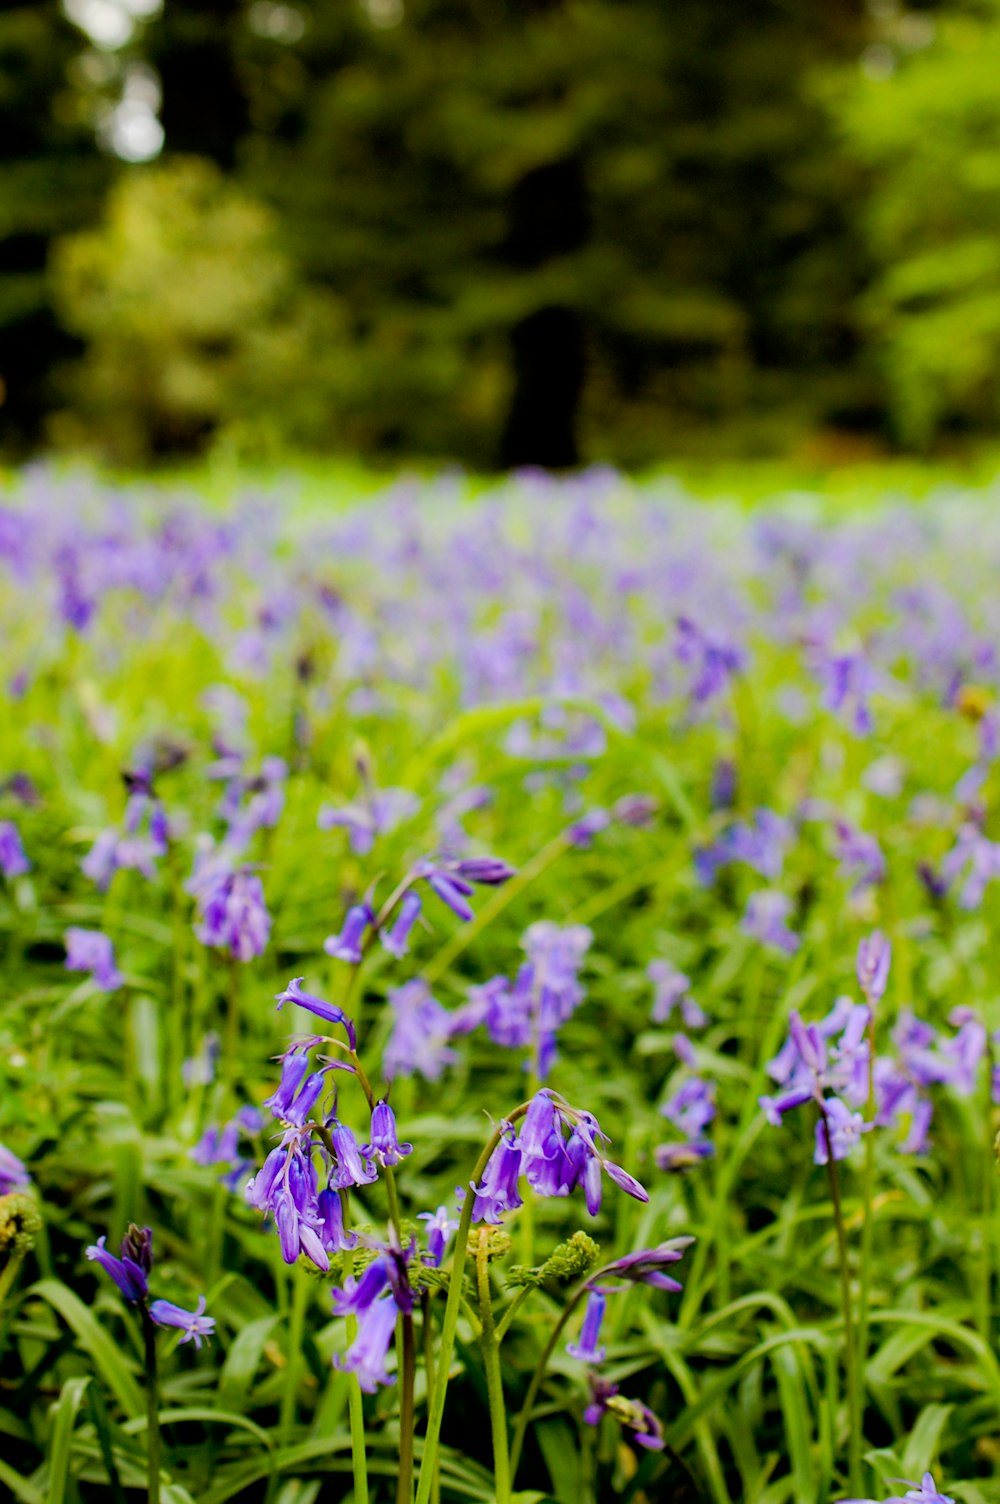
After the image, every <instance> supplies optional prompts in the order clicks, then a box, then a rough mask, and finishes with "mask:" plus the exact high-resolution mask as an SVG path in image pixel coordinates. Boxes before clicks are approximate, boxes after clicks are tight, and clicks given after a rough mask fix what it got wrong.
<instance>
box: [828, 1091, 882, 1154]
mask: <svg viewBox="0 0 1000 1504" xmlns="http://www.w3.org/2000/svg"><path fill="white" fill-rule="evenodd" d="M874 1126H875V1125H874V1124H873V1123H866V1122H865V1120H864V1118H863V1117H862V1115H861V1113H860V1112H852V1111H851V1109H850V1108H849V1107H847V1106H845V1105H844V1103H843V1102H842V1101H841V1100H840V1098H839V1097H828V1098H827V1099H826V1101H825V1102H824V1104H823V1115H822V1116H821V1117H820V1118H819V1120H818V1121H817V1123H816V1152H815V1154H814V1155H813V1160H814V1163H816V1164H818V1165H825V1164H827V1162H828V1161H829V1159H830V1157H831V1155H832V1156H833V1158H834V1159H846V1158H847V1156H848V1155H849V1154H850V1152H851V1150H852V1149H853V1148H854V1146H855V1144H857V1143H858V1142H859V1141H860V1139H861V1135H862V1134H863V1133H868V1132H869V1130H870V1129H871V1128H873V1127H874Z"/></svg>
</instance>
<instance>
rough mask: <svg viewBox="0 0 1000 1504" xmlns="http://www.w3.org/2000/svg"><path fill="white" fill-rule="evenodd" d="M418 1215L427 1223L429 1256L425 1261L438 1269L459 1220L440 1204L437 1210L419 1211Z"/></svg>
mask: <svg viewBox="0 0 1000 1504" xmlns="http://www.w3.org/2000/svg"><path fill="white" fill-rule="evenodd" d="M417 1217H418V1219H419V1220H420V1221H421V1222H426V1223H427V1256H426V1258H425V1260H424V1262H425V1263H427V1264H429V1265H430V1266H431V1268H432V1269H437V1268H439V1267H440V1264H441V1260H442V1259H443V1258H444V1251H445V1249H446V1248H447V1246H448V1240H449V1239H450V1237H451V1235H452V1233H453V1232H454V1231H455V1229H456V1228H457V1226H458V1222H457V1221H456V1219H455V1218H454V1217H449V1215H448V1208H447V1207H446V1206H439V1207H438V1209H437V1211H436V1212H418V1213H417Z"/></svg>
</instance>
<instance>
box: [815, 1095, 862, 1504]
mask: <svg viewBox="0 0 1000 1504" xmlns="http://www.w3.org/2000/svg"><path fill="white" fill-rule="evenodd" d="M819 1114H820V1118H821V1119H822V1123H823V1133H824V1136H825V1138H826V1173H827V1176H828V1178H829V1181H830V1199H831V1201H832V1202H833V1221H834V1226H835V1228H836V1231H837V1249H838V1253H839V1256H840V1298H841V1304H842V1306H843V1308H844V1372H845V1375H846V1378H847V1416H848V1432H847V1457H848V1463H847V1467H848V1480H849V1486H850V1490H851V1493H852V1494H853V1495H854V1497H855V1498H857V1497H859V1496H860V1494H861V1406H860V1404H859V1396H858V1372H857V1363H856V1354H855V1349H854V1323H853V1321H852V1319H851V1276H850V1271H849V1269H848V1264H847V1235H846V1232H845V1230H844V1209H843V1206H842V1203H841V1200H840V1175H839V1174H838V1171H837V1161H836V1160H835V1159H834V1157H833V1139H832V1136H831V1134H830V1120H829V1118H828V1117H827V1114H826V1111H825V1109H824V1108H823V1107H822V1106H820V1109H819Z"/></svg>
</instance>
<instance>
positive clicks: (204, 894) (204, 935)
mask: <svg viewBox="0 0 1000 1504" xmlns="http://www.w3.org/2000/svg"><path fill="white" fill-rule="evenodd" d="M187 887H188V891H189V892H190V893H193V894H194V897H195V900H196V902H197V905H198V912H199V915H200V919H201V923H200V924H199V925H197V926H196V929H195V933H196V934H197V936H198V939H199V940H200V941H201V943H202V945H211V946H217V947H218V948H220V949H223V950H228V951H229V952H230V954H231V955H232V956H233V957H234V958H235V959H236V960H237V961H242V962H248V961H252V960H253V959H254V957H255V956H259V955H262V954H263V953H264V951H265V950H266V948H267V942H268V939H269V937H270V933H271V916H270V915H269V913H268V912H267V906H266V905H265V902H264V889H263V887H262V885H261V881H260V878H259V877H257V876H256V875H255V874H254V873H253V872H251V871H250V870H249V868H245V867H244V868H239V869H237V870H233V869H232V868H230V867H229V865H228V862H227V859H226V858H225V856H224V855H221V854H220V855H218V856H215V857H211V858H208V859H202V860H201V861H200V862H199V863H198V864H197V865H196V867H195V872H194V875H193V877H192V878H191V880H190V881H189V883H188V885H187Z"/></svg>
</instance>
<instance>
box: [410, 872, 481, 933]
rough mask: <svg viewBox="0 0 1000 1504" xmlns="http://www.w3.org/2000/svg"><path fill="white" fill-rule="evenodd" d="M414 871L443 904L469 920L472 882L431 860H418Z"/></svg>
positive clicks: (466, 920) (461, 917) (464, 919)
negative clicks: (469, 899)
mask: <svg viewBox="0 0 1000 1504" xmlns="http://www.w3.org/2000/svg"><path fill="white" fill-rule="evenodd" d="M413 871H414V876H416V877H419V878H423V880H424V881H425V882H426V883H427V886H428V887H429V888H430V889H431V892H432V893H434V894H436V896H437V897H438V898H440V900H441V902H442V903H443V904H447V906H448V908H449V909H451V911H452V913H453V914H457V916H458V918H459V919H461V920H462V921H463V922H468V920H470V919H471V918H472V905H471V904H470V903H469V902H468V895H469V894H470V893H471V892H472V884H471V883H467V882H466V881H465V879H464V878H462V877H459V876H458V875H457V874H456V873H455V872H454V871H446V870H445V868H443V867H439V866H435V864H434V863H433V862H431V861H422V862H418V863H417V865H416V867H414V869H413Z"/></svg>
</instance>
